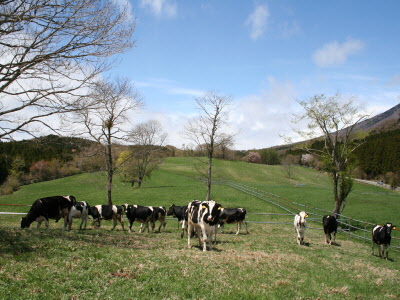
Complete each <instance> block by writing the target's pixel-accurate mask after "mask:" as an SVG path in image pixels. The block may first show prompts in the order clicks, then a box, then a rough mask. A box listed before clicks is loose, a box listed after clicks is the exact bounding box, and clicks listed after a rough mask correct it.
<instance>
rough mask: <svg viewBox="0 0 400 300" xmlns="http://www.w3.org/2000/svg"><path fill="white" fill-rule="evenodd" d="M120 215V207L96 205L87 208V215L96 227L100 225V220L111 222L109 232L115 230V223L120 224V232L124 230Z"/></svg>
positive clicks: (121, 210) (121, 211)
mask: <svg viewBox="0 0 400 300" xmlns="http://www.w3.org/2000/svg"><path fill="white" fill-rule="evenodd" d="M122 213H123V209H122V206H119V205H96V206H91V207H90V208H89V215H90V216H92V217H93V221H94V222H96V223H97V224H98V227H100V225H101V220H113V228H112V229H111V230H114V229H115V227H116V226H117V221H119V223H120V224H121V227H122V230H125V228H124V222H123V221H122Z"/></svg>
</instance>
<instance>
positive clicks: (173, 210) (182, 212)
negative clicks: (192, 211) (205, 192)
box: [167, 204, 187, 238]
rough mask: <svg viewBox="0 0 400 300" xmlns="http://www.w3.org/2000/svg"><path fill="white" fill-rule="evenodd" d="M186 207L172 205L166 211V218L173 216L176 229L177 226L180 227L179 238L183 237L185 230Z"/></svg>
mask: <svg viewBox="0 0 400 300" xmlns="http://www.w3.org/2000/svg"><path fill="white" fill-rule="evenodd" d="M186 211H187V205H185V206H176V205H175V204H172V205H171V206H170V208H169V209H168V211H167V216H174V217H175V218H177V219H178V229H179V225H181V229H182V232H181V238H183V236H184V235H185V229H186V224H187V213H186Z"/></svg>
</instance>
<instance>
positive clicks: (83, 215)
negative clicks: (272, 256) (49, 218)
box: [68, 201, 90, 230]
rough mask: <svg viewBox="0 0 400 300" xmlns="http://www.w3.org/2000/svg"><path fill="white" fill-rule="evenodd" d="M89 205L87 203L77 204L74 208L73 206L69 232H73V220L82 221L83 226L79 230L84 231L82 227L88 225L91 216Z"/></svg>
mask: <svg viewBox="0 0 400 300" xmlns="http://www.w3.org/2000/svg"><path fill="white" fill-rule="evenodd" d="M89 208H90V206H89V204H88V203H87V202H86V201H80V202H76V204H75V205H74V206H72V208H71V210H70V212H69V215H68V230H71V227H72V219H79V218H80V219H81V225H80V226H79V229H82V225H83V224H85V229H86V223H87V220H88V216H89Z"/></svg>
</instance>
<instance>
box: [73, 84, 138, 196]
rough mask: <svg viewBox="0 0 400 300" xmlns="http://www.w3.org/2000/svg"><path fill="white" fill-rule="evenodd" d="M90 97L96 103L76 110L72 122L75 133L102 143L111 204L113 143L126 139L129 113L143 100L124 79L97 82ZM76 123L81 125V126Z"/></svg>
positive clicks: (113, 165)
mask: <svg viewBox="0 0 400 300" xmlns="http://www.w3.org/2000/svg"><path fill="white" fill-rule="evenodd" d="M89 97H90V99H92V100H95V102H96V103H97V105H96V107H93V108H88V109H81V110H79V111H77V112H76V119H75V123H76V125H78V127H77V129H76V131H75V132H76V133H80V135H82V136H86V135H89V136H90V137H91V138H92V139H94V140H95V141H96V142H97V143H98V144H99V145H101V146H102V149H103V154H104V157H105V161H106V171H107V199H108V204H112V183H113V175H114V173H115V170H116V165H115V164H114V157H113V145H114V144H115V143H116V142H118V141H119V142H122V141H126V140H127V137H128V130H127V128H126V125H127V123H128V122H129V119H128V117H129V116H128V114H129V113H130V112H132V111H133V110H135V109H138V108H140V107H141V106H142V101H141V99H140V96H139V94H138V93H137V92H136V91H134V90H133V88H132V86H131V84H130V83H129V81H128V80H126V79H125V80H115V81H114V82H106V81H99V82H98V83H97V84H96V86H95V88H94V90H93V92H92V93H91V94H90V95H89ZM79 125H83V128H82V129H80V128H79Z"/></svg>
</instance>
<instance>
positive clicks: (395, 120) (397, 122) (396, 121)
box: [355, 104, 400, 133]
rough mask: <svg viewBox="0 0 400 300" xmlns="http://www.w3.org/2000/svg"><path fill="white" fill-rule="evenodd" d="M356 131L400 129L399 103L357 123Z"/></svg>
mask: <svg viewBox="0 0 400 300" xmlns="http://www.w3.org/2000/svg"><path fill="white" fill-rule="evenodd" d="M355 129H356V131H358V130H362V131H365V132H373V133H375V132H380V131H387V130H394V129H400V104H397V105H396V106H394V107H392V108H391V109H389V110H387V111H385V112H383V113H381V114H379V115H376V116H375V117H372V118H369V119H367V120H364V121H362V122H360V123H359V124H357V126H356V128H355Z"/></svg>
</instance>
